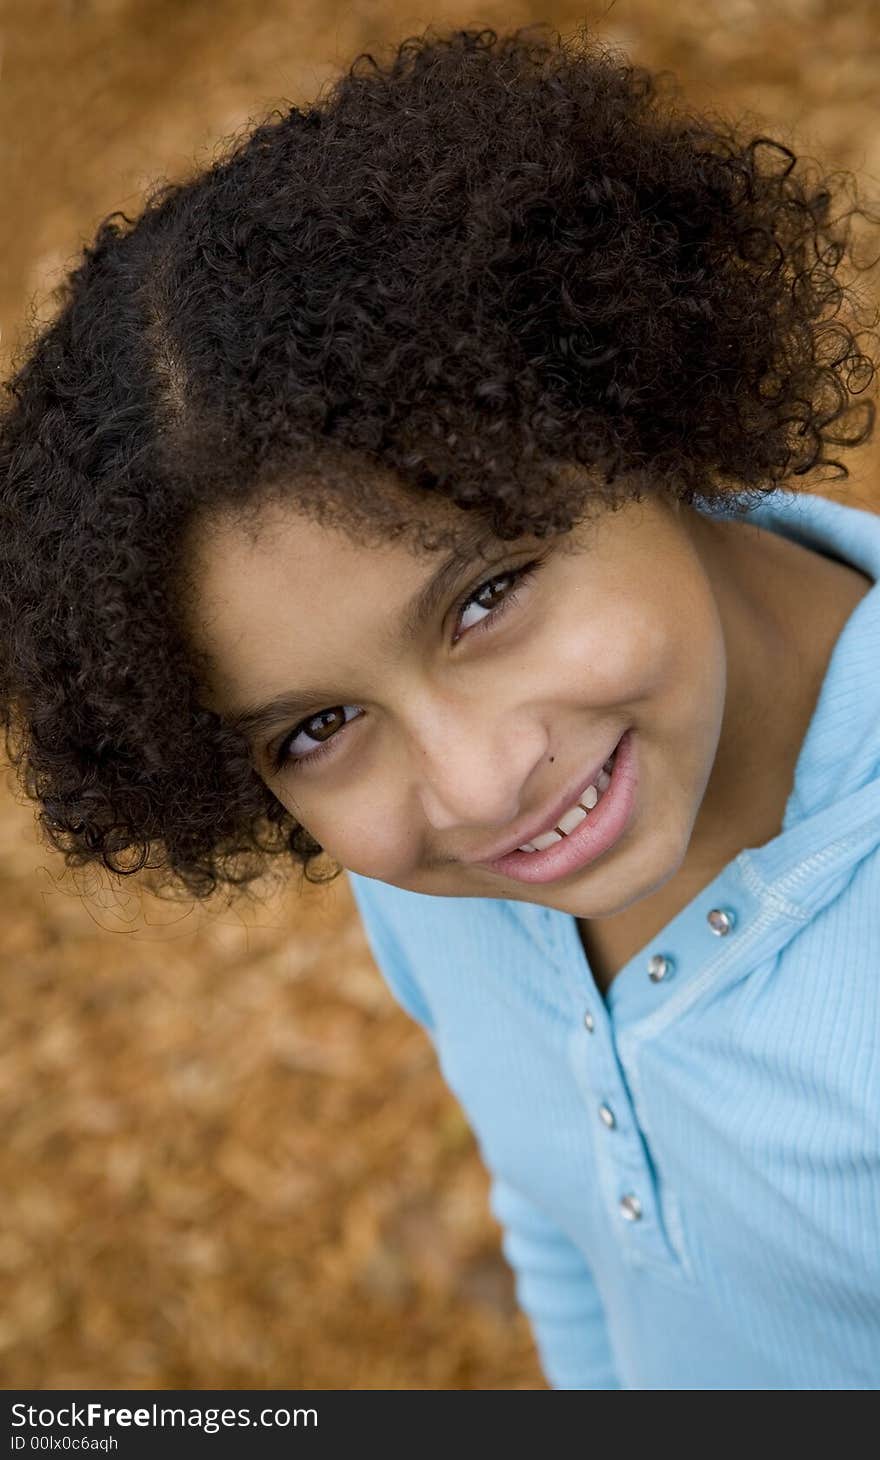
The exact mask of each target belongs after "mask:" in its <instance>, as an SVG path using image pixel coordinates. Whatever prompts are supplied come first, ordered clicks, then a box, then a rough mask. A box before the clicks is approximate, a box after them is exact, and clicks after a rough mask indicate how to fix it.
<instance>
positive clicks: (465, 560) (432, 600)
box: [225, 533, 512, 739]
mask: <svg viewBox="0 0 880 1460" xmlns="http://www.w3.org/2000/svg"><path fill="white" fill-rule="evenodd" d="M484 540H485V534H484V533H480V535H479V536H477V535H476V534H475V533H471V534H470V536H469V537H468V538H466V539H465V540H464V541H463V542H462V543H460V544H459V546H458V547H456V548H453V550H452V552H451V553H449V555H448V556H447V557H445V558H444V559H443V561H442V562H441V563H440V565H439V567H438V568H437V569H436V570H435V572H434V573H432V575H431V577H430V578H429V579H428V580H427V582H425V583H423V584H422V586H421V588H419V589H418V591H417V592H416V593H415V594H414V595H413V597H412V598H411V599H410V601H409V603H408V604H406V606H405V608H404V611H403V618H402V622H401V628H400V638H401V639H402V641H403V642H404V643H410V642H412V640H413V639H414V638H415V637H416V635H417V634H418V633H419V631H420V630H421V629H422V628H423V627H424V625H425V624H426V623H427V622H428V620H429V619H430V618H432V617H433V614H434V612H435V610H436V608H437V606H438V605H439V604H440V603H441V602H442V600H443V598H444V597H445V596H446V594H447V592H448V591H449V589H450V588H452V587H454V586H455V584H456V582H457V581H458V578H459V576H460V574H461V573H462V571H463V570H464V568H466V567H468V566H469V565H470V564H471V563H472V562H473V561H474V560H475V558H476V557H477V555H478V552H479V549H480V547H481V545H482V543H483V541H484ZM506 546H507V548H508V551H510V550H511V549H512V545H511V544H506ZM486 566H487V567H491V566H492V563H491V561H488V560H487V563H486ZM331 702H333V692H332V691H328V690H327V689H326V688H325V686H324V685H315V686H314V687H313V688H310V687H309V686H307V685H306V686H303V688H302V689H299V690H296V691H293V690H291V691H288V692H286V693H284V694H280V695H276V696H275V698H274V699H271V700H267V701H265V703H262V704H252V705H245V706H244V707H243V708H242V709H240V710H236V711H234V712H233V713H232V714H231V715H229V716H226V717H225V718H226V720H227V723H228V724H229V725H231V727H232V729H233V730H238V731H240V732H241V733H242V734H244V735H246V736H247V737H248V738H250V739H256V738H257V737H258V736H259V735H260V734H261V733H263V732H265V731H267V730H271V729H272V728H273V727H274V726H275V725H276V724H277V723H278V722H279V721H280V720H296V719H300V718H302V716H304V715H305V714H307V713H308V711H309V710H310V709H311V707H312V706H313V705H316V704H328V703H331Z"/></svg>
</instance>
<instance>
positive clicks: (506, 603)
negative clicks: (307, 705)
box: [272, 553, 546, 772]
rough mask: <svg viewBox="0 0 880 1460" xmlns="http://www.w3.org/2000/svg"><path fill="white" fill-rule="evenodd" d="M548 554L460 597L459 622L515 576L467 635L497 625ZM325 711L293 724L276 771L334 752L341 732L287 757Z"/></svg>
mask: <svg viewBox="0 0 880 1460" xmlns="http://www.w3.org/2000/svg"><path fill="white" fill-rule="evenodd" d="M545 558H546V553H545V554H544V557H540V558H533V559H532V561H531V562H530V563H525V564H524V566H523V567H521V568H507V569H506V570H505V571H504V572H503V573H496V574H495V575H494V576H493V577H491V578H487V579H486V580H485V582H483V583H480V584H479V585H478V587H476V588H473V589H471V590H470V592H468V593H466V594H465V596H464V597H463V598H460V599H459V600H458V603H457V604H456V606H455V622H456V624H458V623H459V621H460V619H461V616H462V614H463V613H464V610H465V609H466V608H467V607H468V606H469V605H470V604H471V603H472V602H473V600H474V599H475V598H479V596H480V594H481V593H482V592H484V590H485V589H486V588H491V587H492V586H493V584H495V583H500V582H502V581H503V580H504V579H505V578H510V579H512V580H513V587H512V589H511V592H509V593H508V594H507V595H506V596H505V597H504V598H503V599H502V600H501V603H500V604H499V605H498V607H497V608H493V609H492V610H491V611H490V612H489V614H488V615H487V617H486V618H484V619H482V620H481V622H480V623H478V624H475V625H474V627H473V628H472V629H468V630H467V633H466V634H465V636H464V637H467V636H468V635H470V634H479V633H481V632H482V631H483V630H484V629H488V628H490V627H492V628H494V626H495V624H496V623H497V622H498V620H499V618H500V617H501V615H502V614H503V613H505V612H506V611H507V609H509V608H512V607H513V606H514V604H515V603H516V602H517V601H518V597H519V590H520V588H522V587H523V586H524V585H525V583H526V582H528V580H529V579H531V578H533V577H534V576H535V574H536V573H537V571H538V569H539V568H540V567H541V566H542V564H543V562H544V559H545ZM334 708H335V706H334ZM324 713H325V712H324V711H323V710H318V711H317V712H316V714H314V715H307V716H306V718H305V719H304V720H300V721H299V722H298V724H296V725H295V726H294V727H293V729H292V730H291V731H290V733H289V735H285V737H284V739H283V740H282V742H281V744H280V745H279V747H278V749H277V751H276V752H275V754H274V755H273V757H272V764H273V765H274V767H275V770H276V772H281V771H282V770H285V769H286V770H288V771H296V770H298V769H299V767H300V766H303V765H311V764H313V762H314V761H316V760H320V759H321V757H322V756H324V755H331V754H332V753H333V749H332V748H333V745H334V744H335V742H336V741H337V740H338V739H339V735H338V734H336V735H331V737H330V739H329V740H326V741H324V743H323V744H322V745H319V746H318V748H317V750H310V751H309V752H308V754H306V755H298V756H296V758H295V759H292V760H287V752H288V750H289V748H290V746H291V744H292V743H293V741H294V740H295V739H296V737H297V735H299V733H300V731H301V730H302V729H303V727H304V726H306V725H308V723H309V721H310V720H316V719H317V718H318V716H319V715H322V714H324Z"/></svg>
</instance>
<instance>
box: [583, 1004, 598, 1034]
mask: <svg viewBox="0 0 880 1460" xmlns="http://www.w3.org/2000/svg"><path fill="white" fill-rule="evenodd" d="M584 1025H585V1026H586V1028H587V1029H589V1031H590V1033H591V1034H592V1032H593V1030H594V1029H595V1027H596V1021H595V1019H594V1018H593V1016H592V1014H591V1013H590V1011H589V1009H588V1010H587V1012H586V1014H585V1015H584Z"/></svg>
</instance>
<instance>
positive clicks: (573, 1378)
mask: <svg viewBox="0 0 880 1460" xmlns="http://www.w3.org/2000/svg"><path fill="white" fill-rule="evenodd" d="M348 875H349V883H350V886H351V888H352V891H353V894H354V898H355V903H356V905H357V908H358V911H359V913H360V916H361V921H362V923H363V927H364V933H365V935H366V939H367V943H368V944H369V947H370V950H371V952H372V954H373V958H374V960H375V962H376V965H377V967H378V969H379V971H380V973H381V974H382V977H383V978H384V980H385V982H386V983H387V985H388V987H389V988H390V990H391V992H392V994H393V995H394V996H395V998H396V999H397V1002H398V1003H399V1004H400V1005H401V1007H402V1008H403V1009H404V1010H405V1011H406V1013H408V1014H409V1015H410V1017H411V1018H412V1019H415V1020H416V1022H417V1023H419V1024H421V1026H422V1028H423V1029H424V1030H425V1032H426V1033H427V1034H428V1036H429V1038H430V1039H431V1042H432V1043H434V1037H435V1028H434V1020H433V1017H432V1015H431V1011H430V1008H429V1007H428V1003H427V1000H426V998H425V995H424V993H423V992H422V989H421V987H420V986H419V984H418V982H417V980H416V978H415V975H414V973H413V971H412V968H411V966H410V960H409V959H407V958H406V956H405V955H404V952H403V949H402V947H401V944H400V941H399V940H398V938H397V937H396V935H395V933H394V930H393V928H392V927H391V925H390V923H389V920H388V919H387V918H386V917H384V916H383V914H382V912H381V909H380V906H379V899H378V898H377V897H375V896H374V894H373V892H372V890H371V889H370V879H367V880H366V883H365V882H364V880H363V879H361V878H360V877H358V876H353V875H352V874H348ZM489 1174H490V1178H491V1186H490V1194H489V1206H490V1210H491V1211H492V1213H493V1215H494V1216H495V1218H496V1220H497V1221H498V1222H499V1223H500V1224H501V1228H502V1238H501V1250H502V1252H503V1253H504V1256H505V1258H506V1259H507V1261H508V1263H509V1264H510V1266H511V1268H512V1270H513V1274H514V1283H515V1289H516V1296H517V1302H518V1303H519V1305H520V1307H521V1308H522V1310H523V1312H524V1313H525V1315H526V1317H527V1319H528V1320H529V1324H530V1326H531V1329H532V1333H533V1336H534V1340H535V1346H536V1348H537V1350H538V1357H539V1359H540V1362H541V1367H542V1369H543V1371H544V1375H545V1377H546V1379H547V1382H548V1384H549V1385H550V1386H551V1388H553V1389H620V1388H621V1384H620V1382H619V1380H618V1378H617V1375H616V1373H615V1371H614V1363H613V1359H612V1355H611V1350H610V1347H609V1342H608V1334H607V1330H606V1325H605V1314H604V1310H603V1307H602V1301H601V1298H600V1296H599V1292H598V1289H597V1288H596V1284H595V1282H594V1280H593V1275H592V1272H591V1271H590V1267H589V1264H588V1263H587V1260H586V1258H585V1257H584V1254H583V1253H582V1252H581V1250H580V1248H579V1247H576V1246H575V1244H574V1243H573V1242H572V1240H571V1238H570V1237H569V1236H568V1235H567V1234H566V1233H565V1232H563V1231H562V1229H561V1228H560V1227H558V1226H557V1225H556V1224H555V1223H554V1222H553V1221H551V1220H550V1218H549V1217H547V1216H546V1215H545V1214H544V1213H543V1212H542V1211H541V1210H540V1208H539V1207H538V1206H536V1205H535V1204H534V1203H533V1202H531V1201H529V1200H527V1198H526V1197H524V1196H523V1195H522V1194H521V1193H520V1192H519V1191H517V1190H515V1189H514V1188H513V1187H511V1186H510V1185H509V1184H508V1183H507V1182H505V1181H504V1180H502V1179H501V1178H500V1177H498V1176H497V1175H496V1174H494V1173H493V1172H492V1171H491V1170H490V1173H489Z"/></svg>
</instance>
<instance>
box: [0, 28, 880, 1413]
mask: <svg viewBox="0 0 880 1460" xmlns="http://www.w3.org/2000/svg"><path fill="white" fill-rule="evenodd" d="M0 17H2V18H0V48H2V49H0V67H2V70H0V196H2V199H3V207H2V210H0V212H2V217H0V230H2V236H0V260H2V265H0V269H2V277H0V326H2V336H0V375H5V374H6V373H7V371H8V369H9V362H10V360H11V354H12V351H13V349H14V348H15V346H16V343H17V341H18V339H19V338H20V335H21V332H22V329H23V327H24V324H25V322H26V320H27V319H28V318H30V317H32V316H34V317H37V318H42V317H46V316H47V314H48V313H51V308H50V305H49V304H48V302H47V301H48V300H49V296H50V292H51V289H52V286H53V284H54V283H56V282H57V280H58V278H59V277H60V275H61V274H62V273H64V272H66V271H67V269H68V268H69V267H70V266H71V264H72V263H73V262H74V261H75V255H76V252H77V250H78V248H79V247H80V245H81V243H83V242H84V241H86V240H87V239H89V238H91V236H92V235H93V232H94V230H95V228H96V226H97V224H98V222H99V220H100V219H101V218H102V217H103V216H104V215H105V214H106V213H109V212H110V211H112V210H114V209H117V208H119V209H122V210H124V211H125V212H127V213H128V214H129V215H130V216H131V215H133V214H135V213H136V212H137V211H138V210H139V208H140V204H141V199H142V195H143V191H144V189H145V188H146V187H147V185H148V184H150V183H151V182H153V181H154V180H156V179H157V178H167V179H169V180H175V179H176V178H177V177H178V176H180V175H181V174H182V173H184V172H188V171H189V169H190V168H191V166H192V165H193V163H197V164H198V163H201V164H204V165H207V164H208V163H210V160H211V150H212V147H213V146H214V145H215V144H216V142H217V141H218V140H219V139H221V138H224V137H227V136H228V135H229V134H231V133H236V132H238V131H239V130H240V129H242V128H244V127H246V126H248V125H249V123H251V122H253V121H256V120H259V119H261V118H262V117H263V116H264V115H265V114H266V113H267V112H268V111H270V110H271V109H272V108H273V107H275V106H280V105H284V104H285V103H286V104H287V105H290V104H293V103H298V104H301V103H303V102H305V101H308V100H310V99H312V98H313V97H314V96H315V95H316V93H317V92H318V89H319V88H320V86H321V85H322V83H323V82H325V80H326V79H327V78H328V77H331V76H333V75H335V74H337V73H338V71H339V70H340V69H342V68H343V67H345V66H347V65H348V64H350V62H351V61H352V60H353V59H354V57H355V55H356V54H357V53H358V52H359V51H362V50H369V49H371V48H375V47H377V46H383V45H384V44H385V43H389V42H397V41H399V40H400V39H402V38H403V37H404V36H405V35H409V34H413V33H417V32H420V31H421V30H423V29H424V28H425V26H427V25H429V24H431V25H434V26H435V27H437V28H445V27H447V26H453V25H467V26H471V25H477V26H485V25H491V26H493V27H494V28H495V29H498V30H505V29H512V28H514V27H515V26H517V25H523V24H528V23H531V22H534V21H549V22H550V23H551V24H552V25H553V26H555V27H556V28H557V29H558V30H560V31H561V32H562V33H563V34H566V33H569V32H571V31H573V30H574V29H575V28H576V27H577V26H578V25H579V24H581V23H582V22H584V21H586V22H587V23H588V25H589V26H590V27H591V28H592V29H594V30H595V31H596V32H597V33H598V34H599V35H600V36H601V37H603V38H604V39H606V40H608V41H610V42H612V43H614V44H616V45H620V46H622V47H623V48H624V49H625V50H626V51H627V52H628V53H629V55H630V57H631V59H633V60H635V61H638V62H640V63H642V64H646V65H649V66H652V67H656V68H669V69H672V70H674V71H675V72H676V74H677V76H678V78H679V80H680V81H681V82H682V84H683V86H684V87H685V88H686V92H687V99H688V102H691V103H693V104H694V105H695V106H698V107H700V108H703V109H706V108H709V109H717V110H719V111H723V112H726V113H730V112H734V113H736V114H738V115H742V114H745V113H747V114H748V115H749V116H750V117H753V118H754V130H755V132H756V133H760V132H765V133H770V134H771V135H774V127H778V128H780V129H782V131H784V133H785V135H786V136H787V137H788V138H790V139H795V140H796V142H797V146H796V150H797V151H798V152H799V153H807V154H809V155H810V156H812V157H815V158H817V159H818V160H819V161H820V163H821V164H822V165H823V167H827V168H828V169H829V170H830V169H838V168H839V169H846V170H851V171H853V172H854V173H855V174H856V175H857V177H858V179H859V183H860V187H863V189H864V193H865V194H866V195H868V196H872V197H874V198H876V197H877V195H878V189H880V117H878V109H877V79H878V76H880V8H878V6H877V4H876V3H875V0H762V3H757V0H700V3H699V4H696V3H694V4H678V5H676V4H670V3H668V0H616V3H615V0H611V3H605V4H603V5H601V6H595V7H589V8H584V7H583V6H579V5H567V4H560V3H551V4H548V5H546V6H545V7H543V8H541V9H537V10H536V9H534V8H533V7H531V6H527V5H523V4H519V3H515V0H507V3H505V4H503V5H502V4H494V3H488V0H487V3H484V4H483V5H482V7H481V8H480V9H479V10H478V11H473V10H472V9H471V8H470V7H469V6H468V7H465V6H464V5H461V4H455V3H440V0H438V3H435V4H433V5H432V6H431V7H430V8H419V9H412V8H410V7H408V6H405V5H403V4H398V3H394V0H384V3H383V4H382V5H378V4H376V3H370V0H360V3H357V4H342V3H336V4H334V3H333V0H295V3H294V0H261V3H260V4H259V5H257V6H254V5H252V4H250V3H245V0H5V6H4V8H3V10H2V12H0ZM875 247H876V244H875ZM871 277H872V278H873V277H874V275H872V276H871ZM844 459H845V460H846V462H847V464H848V466H849V468H850V473H851V479H850V482H848V483H845V484H842V485H841V486H835V485H829V486H825V485H816V486H811V484H810V483H809V482H806V483H805V484H804V485H806V486H807V488H808V489H812V490H821V491H823V492H825V493H826V494H827V495H829V496H839V497H840V498H841V499H842V500H848V501H855V502H858V501H859V500H861V502H862V503H863V504H864V505H872V506H874V507H875V508H877V509H878V510H880V441H878V440H875V442H874V443H872V444H871V445H870V446H866V447H862V448H860V449H858V450H856V451H851V452H848V453H844ZM0 929H2V932H0V954H2V980H0V1127H2V1130H3V1141H2V1146H0V1191H2V1193H3V1196H2V1201H0V1386H2V1387H3V1388H6V1389H11V1388H16V1387H21V1388H35V1389H51V1388H59V1389H79V1388H82V1389H88V1388H108V1389H113V1388H130V1389H141V1388H143V1389H149V1388H156V1389H164V1388H181V1389H200V1388H230V1389H236V1388H238V1389H248V1388H250V1389H261V1388H279V1389H309V1388H315V1389H322V1388H326V1389H410V1388H415V1389H542V1388H546V1385H545V1382H544V1380H543V1377H542V1375H541V1371H540V1368H539V1366H538V1361H537V1358H536V1355H535V1351H534V1347H533V1344H532V1339H531V1335H530V1331H529V1328H528V1325H527V1322H526V1320H525V1318H524V1317H523V1315H522V1314H520V1313H519V1312H518V1311H517V1308H516V1304H515V1300H514V1293H513V1279H512V1275H511V1273H510V1271H509V1269H508V1267H507V1265H506V1263H505V1261H504V1259H503V1257H502V1255H501V1253H500V1248H499V1238H500V1232H499V1228H498V1226H497V1224H496V1223H495V1222H494V1220H493V1219H492V1218H491V1216H490V1215H489V1212H488V1208H487V1205H486V1202H487V1195H488V1177H487V1175H486V1173H485V1171H484V1169H483V1167H482V1165H481V1162H480V1159H479V1156H478V1153H477V1149H476V1145H475V1141H474V1139H473V1136H472V1135H471V1133H470V1131H469V1129H468V1127H467V1124H466V1122H465V1120H464V1117H463V1115H462V1112H461V1110H460V1108H459V1106H458V1104H457V1102H456V1101H455V1099H454V1098H453V1096H452V1095H451V1094H450V1093H449V1091H448V1090H447V1089H446V1087H445V1085H444V1084H443V1081H442V1078H441V1076H440V1074H439V1071H438V1069H437V1065H436V1060H435V1057H434V1054H433V1051H432V1049H431V1047H430V1045H429V1043H428V1040H427V1038H426V1037H425V1035H424V1034H423V1033H422V1031H421V1029H420V1028H419V1027H418V1026H417V1025H415V1024H413V1023H412V1022H411V1021H410V1020H409V1019H408V1018H407V1016H406V1015H405V1014H404V1013H403V1012H402V1011H401V1010H400V1009H399V1008H398V1006H397V1005H396V1004H395V1003H394V1001H393V999H392V997H391V995H390V994H389V993H388V992H387V990H386V988H385V985H384V984H383V983H382V980H381V978H380V976H379V974H378V972H377V970H376V968H375V965H374V963H373V961H372V958H371V956H370V953H369V951H368V949H367V945H366V942H365V938H364V935H363V933H362V930H361V927H360V924H359V921H358V918H357V914H356V911H355V908H354V902H353V899H352V897H351V894H350V890H349V887H348V884H347V881H346V878H345V876H344V875H342V876H341V877H339V878H338V879H337V880H336V882H334V883H332V884H331V885H330V886H328V887H326V888H323V889H322V888H309V887H306V888H305V890H304V891H303V892H300V890H299V886H298V881H297V882H296V883H292V884H291V885H290V886H289V887H288V888H287V890H286V891H284V892H283V893H278V892H277V891H276V892H273V893H271V894H267V896H266V897H265V899H264V900H263V901H262V902H261V903H260V904H259V905H258V906H257V907H254V908H252V907H247V908H244V907H242V908H240V909H239V910H237V911H230V910H228V909H227V910H224V911H222V912H219V913H218V912H217V911H216V910H213V911H212V910H211V909H209V908H206V907H205V906H197V907H190V906H187V905H179V906H174V905H168V904H167V903H161V902H158V901H157V900H156V899H155V898H152V897H150V896H149V895H148V894H146V893H145V892H144V891H143V890H139V889H138V888H137V887H136V886H135V885H134V883H133V882H127V883H124V884H121V885H119V886H116V885H111V883H110V880H109V879H108V878H107V877H106V876H105V875H101V876H99V875H98V874H85V873H79V874H76V875H75V876H74V874H71V873H67V872H65V869H64V866H63V863H62V861H61V859H60V858H59V857H58V855H57V854H56V853H54V852H51V851H49V850H48V849H46V848H45V847H43V846H41V844H40V842H39V839H38V837H37V835H36V832H35V827H34V812H33V808H32V807H31V806H30V804H29V803H26V802H25V801H24V800H23V798H22V796H21V794H20V793H18V792H17V790H16V787H15V784H14V781H13V777H12V775H11V772H10V771H9V769H8V766H6V765H5V764H3V765H0Z"/></svg>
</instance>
